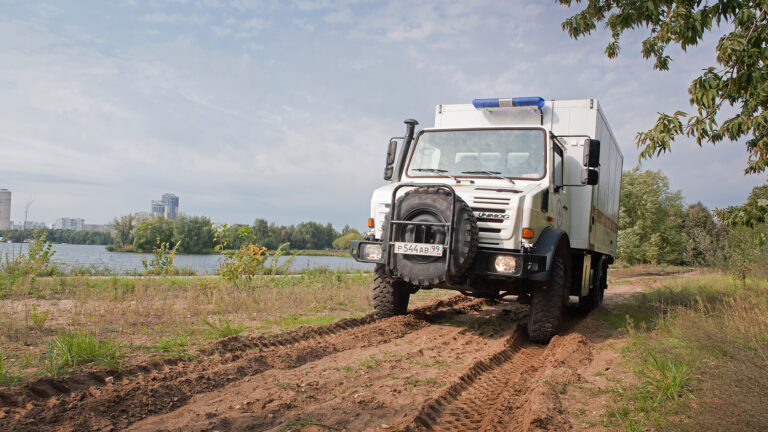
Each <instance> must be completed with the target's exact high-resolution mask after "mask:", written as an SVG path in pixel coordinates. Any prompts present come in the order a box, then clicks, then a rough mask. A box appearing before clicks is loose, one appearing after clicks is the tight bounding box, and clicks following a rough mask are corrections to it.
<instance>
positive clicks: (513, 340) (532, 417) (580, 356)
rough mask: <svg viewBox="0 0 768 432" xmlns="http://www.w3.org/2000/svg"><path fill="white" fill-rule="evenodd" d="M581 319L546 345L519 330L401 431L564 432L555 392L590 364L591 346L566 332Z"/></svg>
mask: <svg viewBox="0 0 768 432" xmlns="http://www.w3.org/2000/svg"><path fill="white" fill-rule="evenodd" d="M581 318H583V316H582V317H578V316H576V317H574V316H570V317H566V323H565V329H564V331H563V333H564V334H562V335H558V336H555V337H554V338H552V341H551V342H550V343H549V344H548V345H538V344H535V343H532V342H530V341H528V338H527V337H526V335H525V332H524V330H523V327H522V326H519V327H518V328H517V330H516V331H515V333H514V335H512V336H510V337H509V339H508V340H507V342H506V344H505V345H506V346H505V347H504V348H503V349H502V350H500V351H498V352H497V353H495V354H493V355H491V356H490V357H487V358H486V359H483V360H480V361H478V362H476V363H475V364H474V365H472V366H471V367H470V368H469V369H468V370H467V371H466V372H465V373H464V374H463V375H461V376H460V377H459V378H458V379H457V380H456V381H455V382H454V383H453V384H452V385H451V386H450V387H449V388H448V389H447V390H445V391H444V392H442V393H441V394H440V395H439V396H437V397H436V398H434V399H432V400H431V401H429V402H427V403H426V404H425V405H423V406H422V407H421V408H420V409H419V412H418V414H416V416H415V417H414V418H413V419H412V420H411V421H409V422H408V423H407V424H405V425H404V426H402V427H401V428H400V430H402V431H406V432H421V431H440V432H475V431H477V432H501V431H508V430H520V431H547V430H565V429H568V422H567V420H566V419H565V418H563V416H562V415H561V414H562V412H561V410H562V409H561V406H560V398H559V396H558V393H559V391H560V390H562V389H564V386H565V385H566V384H572V383H576V382H581V381H583V377H582V376H581V375H579V374H578V373H577V372H575V369H576V368H577V366H578V365H583V364H586V363H589V362H591V361H592V355H593V354H592V344H591V343H590V342H589V341H588V340H587V339H586V338H585V337H584V336H583V335H581V334H579V333H571V332H570V329H571V328H573V327H574V326H575V325H576V324H577V323H578V322H579V321H580V319H581Z"/></svg>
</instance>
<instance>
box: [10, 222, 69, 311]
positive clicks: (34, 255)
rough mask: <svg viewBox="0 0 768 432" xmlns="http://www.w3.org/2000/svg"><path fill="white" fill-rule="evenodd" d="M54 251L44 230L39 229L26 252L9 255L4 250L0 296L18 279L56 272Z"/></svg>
mask: <svg viewBox="0 0 768 432" xmlns="http://www.w3.org/2000/svg"><path fill="white" fill-rule="evenodd" d="M55 253H56V252H55V251H54V250H53V245H52V244H51V243H50V242H48V241H47V240H46V233H45V231H40V230H35V233H34V240H33V241H32V243H30V244H29V248H28V249H27V251H26V253H21V254H19V256H17V257H11V256H10V254H9V253H8V252H6V253H5V259H4V260H3V262H2V265H0V297H2V296H3V295H4V294H5V293H7V292H8V291H10V290H11V288H12V287H13V285H14V284H15V283H16V281H18V280H23V279H26V278H27V277H35V276H52V275H54V274H57V273H58V269H57V268H56V265H54V264H53V262H52V258H53V255H54V254H55Z"/></svg>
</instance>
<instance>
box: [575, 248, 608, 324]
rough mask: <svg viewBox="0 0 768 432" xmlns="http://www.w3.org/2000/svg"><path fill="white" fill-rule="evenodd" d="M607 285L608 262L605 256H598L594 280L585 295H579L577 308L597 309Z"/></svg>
mask: <svg viewBox="0 0 768 432" xmlns="http://www.w3.org/2000/svg"><path fill="white" fill-rule="evenodd" d="M607 285H608V262H607V261H606V260H605V257H600V260H599V261H598V263H597V266H596V267H595V281H594V283H593V284H592V287H590V289H589V292H588V293H587V295H585V296H583V297H579V308H580V309H582V310H584V311H591V310H594V309H597V308H598V307H599V306H600V305H601V304H603V297H604V296H605V288H606V286H607Z"/></svg>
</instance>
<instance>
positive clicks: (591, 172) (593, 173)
mask: <svg viewBox="0 0 768 432" xmlns="http://www.w3.org/2000/svg"><path fill="white" fill-rule="evenodd" d="M599 178H600V173H598V172H597V170H596V169H591V168H584V171H582V172H581V184H583V185H587V186H594V185H596V184H597V181H598V180H599Z"/></svg>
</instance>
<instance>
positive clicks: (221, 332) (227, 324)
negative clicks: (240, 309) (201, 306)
mask: <svg viewBox="0 0 768 432" xmlns="http://www.w3.org/2000/svg"><path fill="white" fill-rule="evenodd" d="M218 321H219V322H218V324H214V323H212V322H211V321H210V320H205V325H206V326H207V327H208V329H209V331H210V333H211V338H212V339H223V338H225V337H229V336H237V335H239V334H240V333H242V332H244V331H245V330H246V329H247V328H248V326H246V325H245V324H232V321H230V320H228V319H226V318H224V317H222V316H220V317H218Z"/></svg>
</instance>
